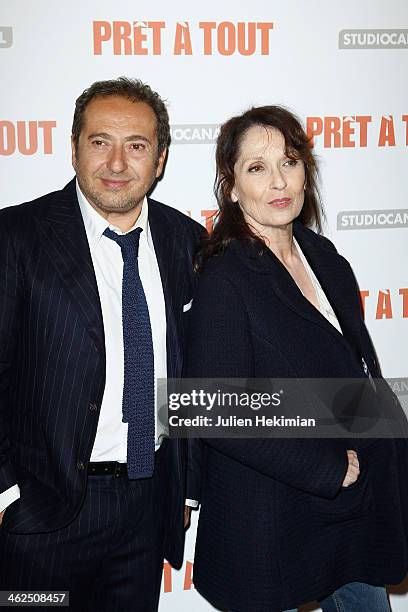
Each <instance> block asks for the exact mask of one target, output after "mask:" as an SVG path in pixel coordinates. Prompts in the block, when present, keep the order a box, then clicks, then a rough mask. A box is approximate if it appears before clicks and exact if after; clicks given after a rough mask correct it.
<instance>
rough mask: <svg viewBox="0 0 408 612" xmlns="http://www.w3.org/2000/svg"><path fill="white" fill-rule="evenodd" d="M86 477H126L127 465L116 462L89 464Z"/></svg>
mask: <svg viewBox="0 0 408 612" xmlns="http://www.w3.org/2000/svg"><path fill="white" fill-rule="evenodd" d="M88 476H115V477H116V478H119V476H127V463H118V461H96V462H94V463H92V462H91V463H89V465H88Z"/></svg>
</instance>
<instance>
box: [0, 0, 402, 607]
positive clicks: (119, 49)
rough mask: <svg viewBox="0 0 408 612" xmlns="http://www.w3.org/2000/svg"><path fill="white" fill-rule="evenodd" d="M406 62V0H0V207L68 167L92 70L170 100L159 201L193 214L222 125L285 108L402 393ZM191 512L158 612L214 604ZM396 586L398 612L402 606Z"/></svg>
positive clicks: (386, 367)
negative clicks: (201, 571)
mask: <svg viewBox="0 0 408 612" xmlns="http://www.w3.org/2000/svg"><path fill="white" fill-rule="evenodd" d="M404 27H405V28H407V29H405V30H404V29H403V28H404ZM407 60H408V4H407V2H406V0H387V2H384V0H360V1H359V2H355V0H353V1H351V0H343V2H342V3H334V2H327V1H325V0H311V1H309V2H304V1H303V0H288V1H287V2H274V1H273V0H258V1H257V2H256V3H249V2H243V1H240V0H234V1H232V0H227V1H225V2H223V3H221V2H214V1H213V0H207V1H205V2H203V3H191V2H186V1H180V2H173V3H169V2H165V1H164V0H156V2H150V3H149V4H142V3H140V2H132V1H131V0H117V1H116V2H111V1H110V0H87V1H86V2H79V1H78V0H71V2H69V3H68V2H65V3H62V2H53V1H52V0H35V1H34V0H13V2H8V3H2V6H1V7H0V78H1V84H2V95H1V113H0V164H1V172H2V175H1V176H2V183H1V184H2V190H1V191H2V196H1V202H0V206H6V205H9V204H18V203H19V202H22V201H24V200H28V199H32V198H34V197H36V196H39V195H41V194H43V193H46V192H48V191H51V190H54V189H59V188H61V186H63V185H64V184H65V183H66V182H67V181H68V180H69V179H70V178H71V177H72V174H73V173H72V168H71V165H70V152H69V136H70V128H71V121H72V113H73V106H74V100H75V98H76V97H77V96H78V95H79V94H80V93H81V92H82V90H83V89H84V88H85V87H87V86H88V85H89V84H91V83H92V82H93V81H95V80H99V79H107V78H113V77H116V76H120V75H127V76H131V77H138V78H141V79H142V80H145V81H146V82H148V83H149V84H150V85H151V86H152V87H153V88H154V89H156V90H157V91H158V92H159V93H160V94H161V95H162V96H163V97H164V98H166V99H167V100H168V103H169V111H170V115H171V122H172V125H173V144H172V146H171V149H170V157H169V161H168V164H167V168H166V173H165V176H164V178H163V180H162V181H161V182H160V183H159V185H158V186H157V188H156V191H155V194H154V197H156V198H157V199H159V200H162V201H164V202H165V203H168V204H171V205H173V206H175V207H176V208H178V209H180V210H181V211H183V212H188V213H189V214H191V215H192V216H193V217H194V218H195V219H197V220H199V221H202V222H205V218H206V216H208V214H210V212H209V211H211V210H212V209H213V208H214V207H215V203H214V199H213V196H212V191H211V190H212V182H213V175H214V160H213V157H214V137H215V136H216V131H217V125H218V124H219V123H221V122H223V121H224V120H225V119H226V118H228V117H229V116H231V115H232V114H235V113H238V112H241V111H243V110H245V109H246V108H247V107H248V106H250V105H253V104H254V105H259V104H272V103H273V104H284V105H286V106H288V107H289V108H291V109H292V110H294V111H295V112H296V113H298V115H299V116H300V117H301V118H302V119H303V120H304V121H305V123H307V125H308V129H309V132H310V133H311V134H314V135H315V149H316V152H317V154H318V156H319V158H320V162H321V176H322V184H323V196H324V202H325V207H326V213H327V225H326V228H325V232H326V234H327V235H329V236H330V237H331V238H332V239H333V240H334V242H335V244H336V246H337V248H338V250H339V251H340V252H341V253H343V254H344V255H345V256H346V257H347V258H348V259H349V260H350V261H351V263H352V266H353V268H354V271H355V273H356V276H357V278H358V280H359V283H360V287H361V290H362V291H364V293H363V296H364V297H365V312H366V320H367V324H368V327H369V330H370V332H371V334H372V336H373V339H374V342H375V345H376V347H377V351H378V353H379V356H380V359H381V363H382V367H383V372H384V374H385V375H386V376H387V377H392V378H396V379H397V381H396V382H395V385H396V386H397V387H398V389H399V390H401V389H405V390H406V389H407V388H408V385H407V380H408V379H407V378H406V377H407V376H408V372H407V358H406V346H407V339H408V334H407V319H408V278H407V271H406V270H407V254H408V249H407V227H408V203H407V196H406V194H407V191H408V171H407V162H406V160H407V152H408V149H407V146H408V101H407V74H408V72H407V69H408V61H407ZM380 211H381V212H380ZM375 213H377V217H376V216H375ZM362 224H363V225H362ZM404 377H405V378H404ZM395 388H396V387H395ZM398 389H397V390H398ZM196 518H197V513H195V514H194V518H193V525H192V528H191V529H190V531H189V535H188V540H187V545H186V561H185V565H184V567H183V569H182V570H181V571H180V572H176V571H174V570H172V569H171V568H170V567H169V566H167V565H165V570H164V581H163V586H162V590H163V595H162V599H161V605H160V610H161V612H167V611H177V612H182V611H184V610H186V611H187V610H192V609H194V610H197V611H198V612H199V611H208V610H212V608H211V606H210V605H209V604H208V603H207V602H205V601H204V600H203V599H202V598H201V597H200V596H199V595H198V594H197V593H196V592H195V591H194V587H193V586H192V585H191V569H192V561H193V557H194V536H195V528H196ZM386 562H387V560H386V559H384V563H386ZM243 579H245V577H243ZM403 591H404V589H401V594H398V595H397V594H394V595H392V605H393V610H394V611H402V610H408V601H407V599H406V596H405V595H404V594H403Z"/></svg>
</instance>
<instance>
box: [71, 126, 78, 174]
mask: <svg viewBox="0 0 408 612" xmlns="http://www.w3.org/2000/svg"><path fill="white" fill-rule="evenodd" d="M71 160H72V165H73V167H74V170H75V169H76V165H77V154H76V146H75V141H74V137H73V136H72V135H71Z"/></svg>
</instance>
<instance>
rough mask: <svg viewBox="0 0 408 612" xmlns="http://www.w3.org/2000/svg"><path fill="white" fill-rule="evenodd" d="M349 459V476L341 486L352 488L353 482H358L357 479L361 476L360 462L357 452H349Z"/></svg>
mask: <svg viewBox="0 0 408 612" xmlns="http://www.w3.org/2000/svg"><path fill="white" fill-rule="evenodd" d="M347 458H348V468H347V474H346V475H345V477H344V480H343V484H342V485H341V486H342V487H348V486H350V485H351V484H353V482H356V480H357V478H358V477H359V475H360V464H359V461H358V457H357V453H356V451H354V450H348V451H347Z"/></svg>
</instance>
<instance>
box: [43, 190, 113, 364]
mask: <svg viewBox="0 0 408 612" xmlns="http://www.w3.org/2000/svg"><path fill="white" fill-rule="evenodd" d="M37 223H38V229H39V232H40V235H41V238H42V240H43V248H44V250H45V251H46V253H47V254H48V256H49V259H50V262H51V263H52V265H53V266H54V268H55V270H56V272H57V274H58V275H59V276H60V278H61V280H62V282H63V283H64V285H65V287H66V289H67V290H68V292H69V293H70V296H71V298H72V300H73V301H74V302H75V304H76V306H77V308H78V310H79V312H80V314H81V317H82V319H83V322H84V324H85V326H86V328H87V330H88V332H89V334H90V336H91V338H92V340H93V341H94V343H95V346H96V347H97V349H98V351H99V352H100V354H101V355H103V356H104V354H105V339H104V331H103V320H102V311H101V305H100V300H99V294H98V288H97V284H96V278H95V272H94V268H93V265H92V259H91V254H90V251H89V246H88V241H87V237H86V232H85V227H84V223H83V220H82V216H81V212H80V209H79V204H78V200H77V196H76V188H75V179H74V180H72V181H71V182H70V183H68V185H67V186H66V187H65V188H64V189H63V190H62V191H61V192H58V193H57V194H55V195H54V199H53V200H52V201H51V203H50V206H49V207H48V209H47V211H46V214H45V215H44V216H42V217H41V218H37Z"/></svg>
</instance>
